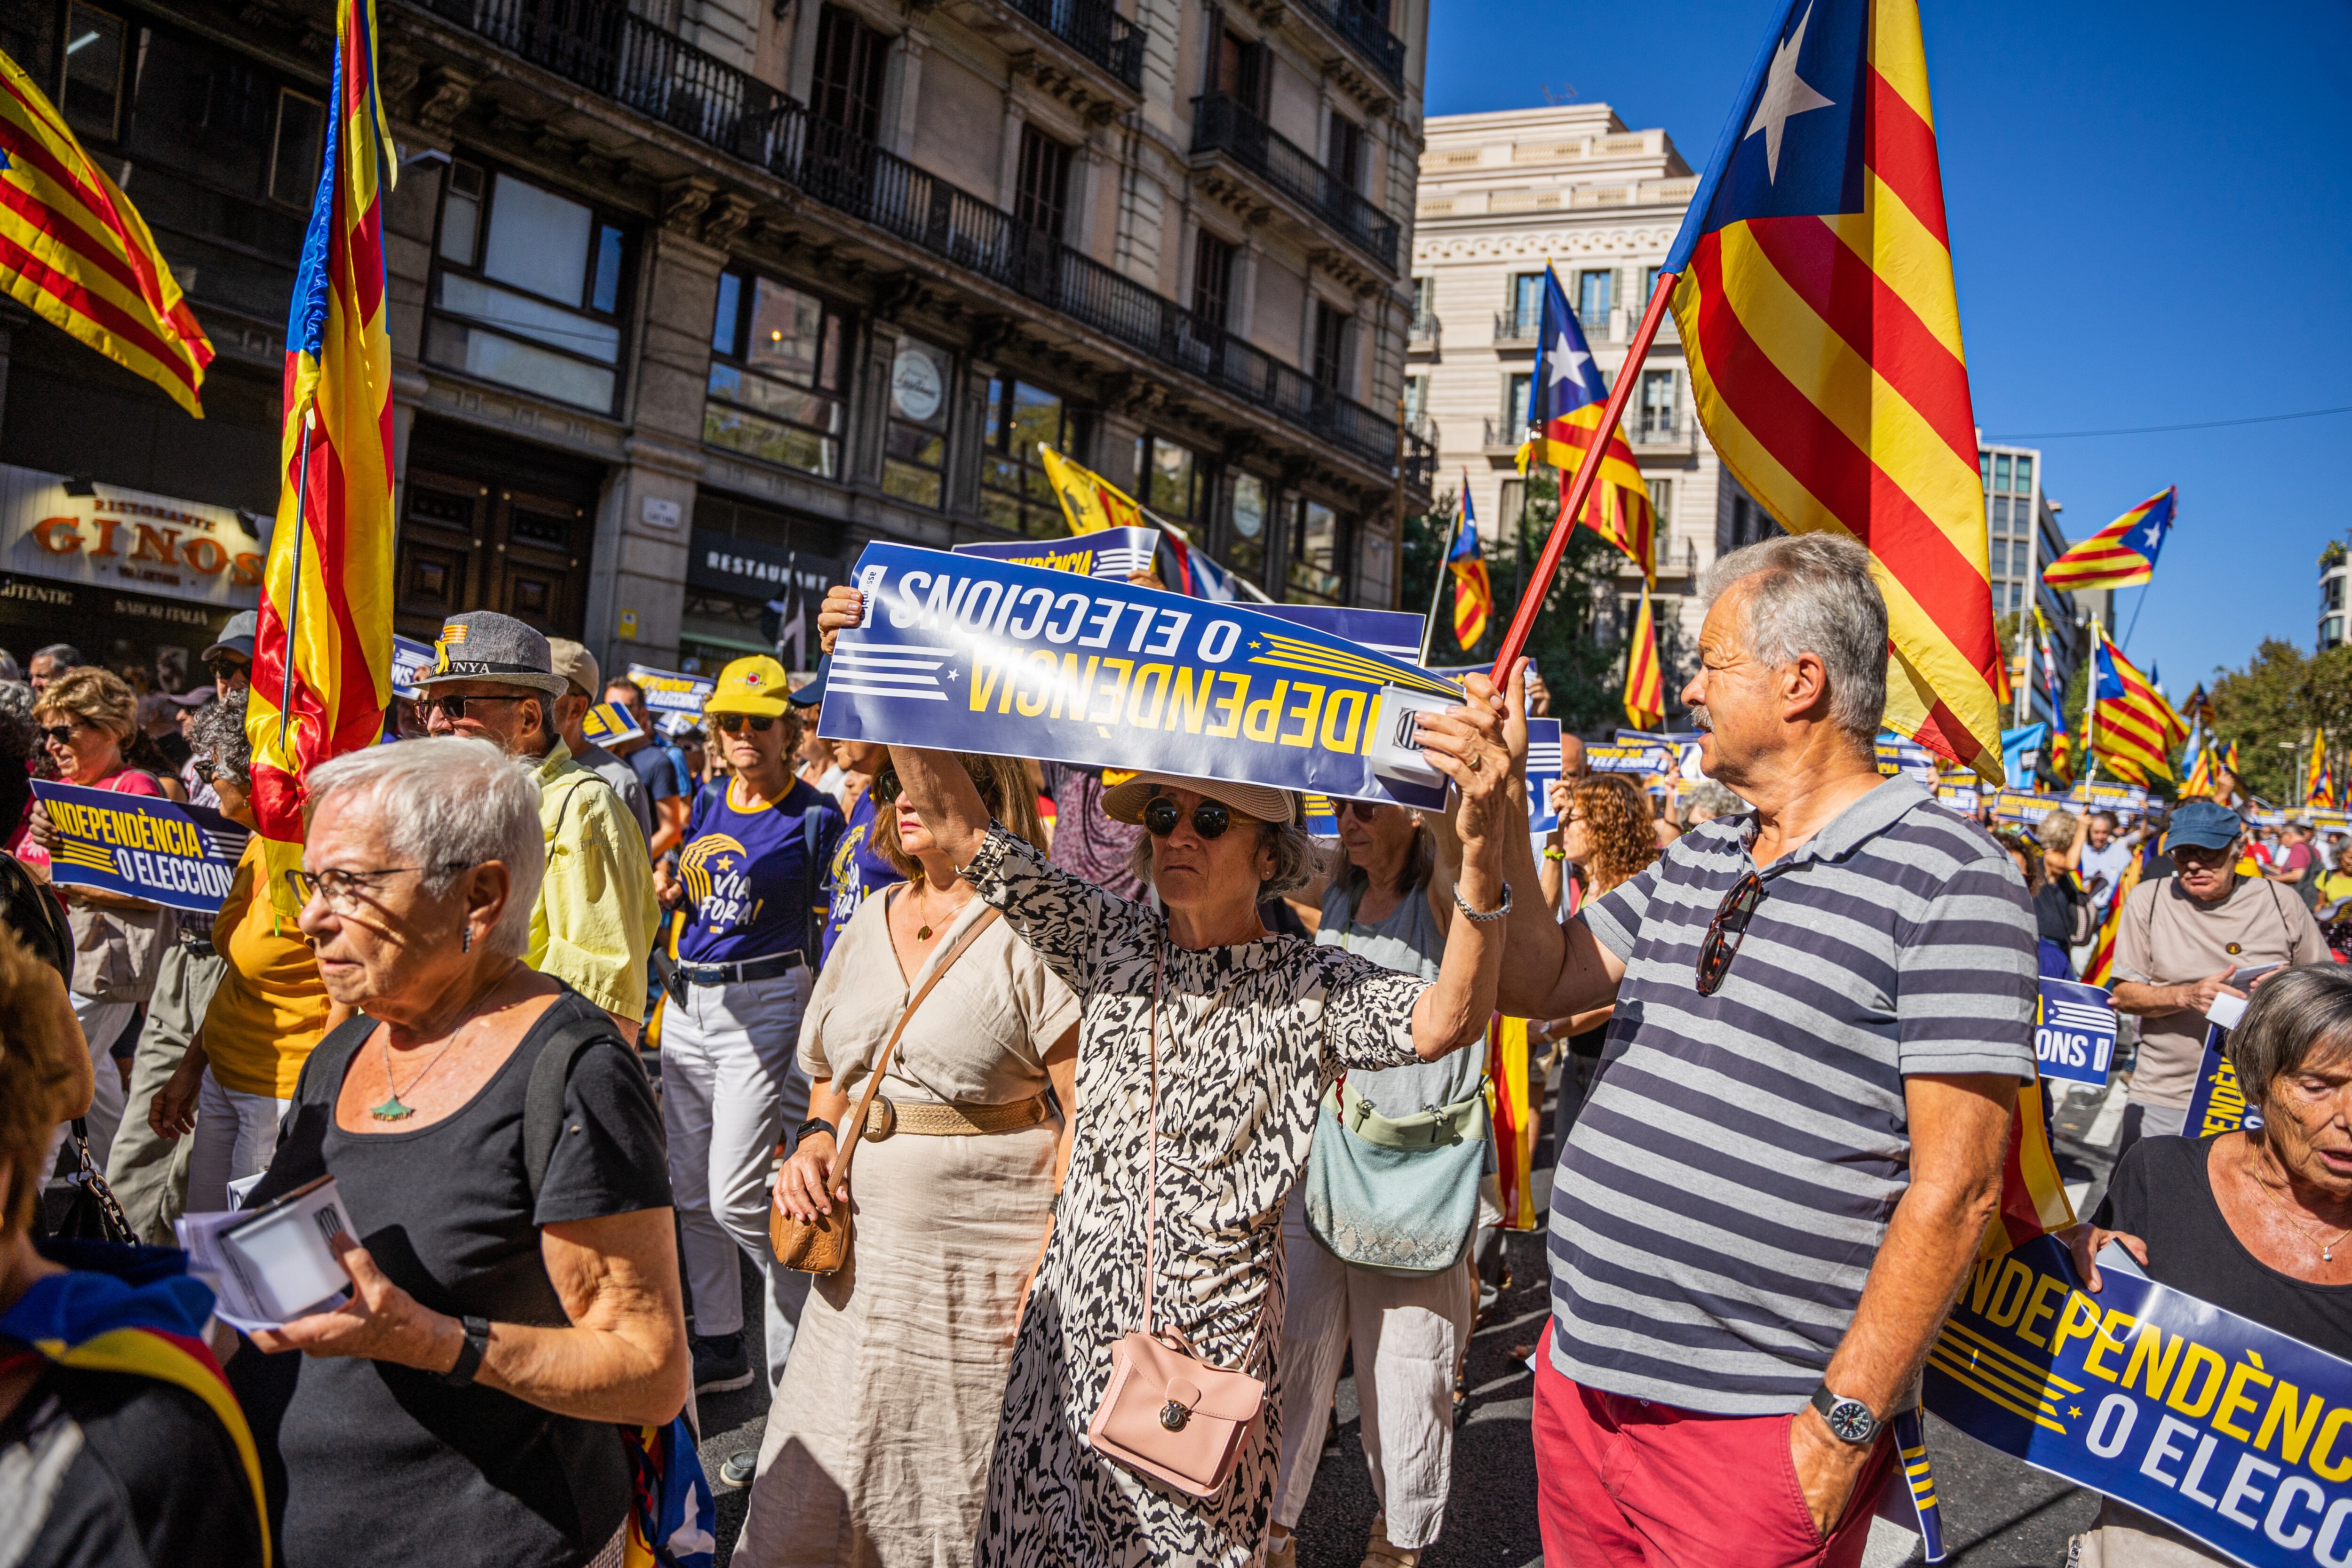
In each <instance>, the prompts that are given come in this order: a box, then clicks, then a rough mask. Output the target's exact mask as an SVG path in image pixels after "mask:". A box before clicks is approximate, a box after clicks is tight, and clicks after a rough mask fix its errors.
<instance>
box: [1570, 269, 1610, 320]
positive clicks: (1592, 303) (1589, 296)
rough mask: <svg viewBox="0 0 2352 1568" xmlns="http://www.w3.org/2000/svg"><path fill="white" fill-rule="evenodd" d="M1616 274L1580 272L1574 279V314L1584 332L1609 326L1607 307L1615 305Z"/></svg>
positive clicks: (1597, 271) (1596, 271)
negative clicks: (1581, 323)
mask: <svg viewBox="0 0 2352 1568" xmlns="http://www.w3.org/2000/svg"><path fill="white" fill-rule="evenodd" d="M1616 292H1617V274H1615V273H1614V272H1606V271H1599V270H1595V271H1591V272H1580V273H1578V274H1577V278H1576V313H1577V316H1578V317H1579V319H1580V320H1581V321H1583V323H1584V328H1585V331H1601V330H1602V329H1605V328H1606V327H1607V326H1608V325H1609V307H1610V306H1611V305H1612V304H1615V303H1616Z"/></svg>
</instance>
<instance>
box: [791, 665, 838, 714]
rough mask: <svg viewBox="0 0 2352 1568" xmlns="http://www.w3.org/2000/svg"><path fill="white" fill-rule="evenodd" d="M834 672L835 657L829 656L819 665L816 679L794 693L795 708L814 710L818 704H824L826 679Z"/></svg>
mask: <svg viewBox="0 0 2352 1568" xmlns="http://www.w3.org/2000/svg"><path fill="white" fill-rule="evenodd" d="M832 670H833V655H831V654H827V655H825V656H824V658H823V659H821V660H819V661H818V663H817V667H816V678H815V679H813V680H811V681H809V682H808V683H807V684H806V685H804V686H803V687H801V688H800V689H798V690H796V691H794V692H793V707H795V708H814V707H815V706H816V705H817V704H819V703H821V702H823V701H824V678H825V677H826V676H827V675H828V674H830V673H831V672H832Z"/></svg>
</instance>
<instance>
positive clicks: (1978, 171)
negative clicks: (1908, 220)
mask: <svg viewBox="0 0 2352 1568" xmlns="http://www.w3.org/2000/svg"><path fill="white" fill-rule="evenodd" d="M1770 6H1771V0H1678V3H1676V4H1672V5H1653V6H1648V7H1641V6H1618V5H1612V6H1586V5H1567V4H1564V3H1562V0H1437V4H1436V5H1435V7H1434V15H1433V20H1432V22H1431V25H1430V45H1429V50H1430V69H1429V76H1428V86H1427V101H1428V111H1429V112H1430V113H1431V114H1461V113H1468V112H1472V111H1475V110H1497V109H1519V108H1526V107H1528V106H1531V105H1536V104H1540V103H1542V102H1544V101H1545V99H1544V89H1546V88H1547V87H1549V88H1550V89H1552V91H1553V92H1554V93H1556V94H1561V95H1566V94H1567V92H1568V90H1569V89H1570V88H1571V87H1572V88H1573V89H1574V97H1575V98H1576V99H1577V100H1580V101H1583V102H1596V101H1597V102H1605V103H1607V104H1609V105H1610V106H1612V108H1614V109H1615V110H1617V112H1618V114H1619V115H1620V116H1621V117H1622V119H1623V120H1624V121H1625V122H1626V123H1627V124H1628V125H1630V126H1633V127H1635V128H1637V129H1642V128H1647V127H1650V126H1664V128H1665V130H1666V131H1667V132H1668V133H1669V134H1670V135H1672V136H1673V137H1674V139H1675V145H1676V146H1677V147H1679V148H1680V149H1681V150H1682V153H1683V156H1684V157H1685V158H1686V159H1687V160H1689V161H1690V163H1692V165H1693V166H1694V167H1696V166H1698V165H1700V164H1702V163H1705V162H1706V156H1707V154H1708V153H1709V152H1710V151H1711V150H1712V148H1713V147H1714V144H1715V140H1716V137H1717V134H1718V133H1719V132H1720V131H1721V130H1722V127H1723V121H1724V118H1725V116H1726V115H1727V112H1728V111H1729V109H1730V100H1731V95H1732V94H1733V93H1734V92H1735V91H1737V90H1738V87H1739V84H1740V80H1741V79H1742V77H1743V76H1744V74H1745V72H1746V70H1747V68H1748V63H1749V61H1750V60H1751V59H1752V58H1754V55H1755V52H1756V50H1757V48H1758V47H1759V45H1760V44H1761V43H1762V41H1763V36H1764V32H1765V29H1766V28H1767V27H1768V26H1770V25H1771V21H1772V18H1773V16H1774V15H1775V14H1776V10H1775V9H1774V8H1768V7H1770ZM1921 14H1922V19H1923V24H1924V26H1925V28H1926V32H1927V69H1928V75H1929V79H1930V83H1931V86H1932V89H1933V91H1934V93H1935V103H1936V124H1937V134H1938V139H1939V146H1940V153H1941V156H1942V161H1943V169H1944V194H1945V200H1946V203H1947V205H1948V211H1949V216H1950V223H1951V234H1952V248H1953V259H1954V264H1955V269H1956V272H1957V275H1958V288H1959V300H1960V326H1961V331H1962V333H1963V335H1964V336H1965V338H1966V340H1967V343H1968V356H1969V380H1970V384H1971V388H1972V392H1973V395H1974V401H1975V405H1976V416H1977V423H1978V425H1979V427H1980V428H1981V429H1982V430H1983V432H1984V434H1985V436H1986V437H1987V438H1988V439H1992V438H2008V437H2022V436H2031V435H2034V434H2037V433H2040V432H2048V431H2071V430H2106V429H2113V428H2116V427H2137V426H2150V425H2177V424H2185V423H2189V422H2192V421H2198V420H2209V419H2226V418H2237V417H2243V416H2251V415H2264V414H2283V413H2291V412H2294V411H2296V410H2300V409H2306V408H2322V407H2332V406H2336V405H2345V404H2352V368H2347V367H2352V289H2347V283H2352V173H2347V162H2346V160H2345V159H2344V157H2343V155H2342V143H2341V142H2340V141H2339V140H2338V138H2340V137H2341V136H2342V135H2343V133H2344V132H2343V116H2342V109H2341V106H2342V102H2343V93H2344V81H2345V75H2344V73H2345V68H2346V62H2347V60H2352V7H2347V6H2345V5H2338V4H2335V3H2333V0H2320V3H2317V4H2308V5H2294V6H2285V7H2252V8H2249V9H2248V10H2246V11H2243V12H2236V13H2230V14H2221V13H2216V12H2214V11H2213V10H2212V8H2211V7H2210V5H2206V6H2196V7H2191V6H2189V5H2175V4H2170V3H2167V0H2158V3H2153V4H2137V5H2120V4H2105V5H2101V4H2084V5H2065V4H2051V3H2050V0H2035V3H2032V4H2022V3H2019V0H1968V4H1966V5H1960V4H1957V3H1954V0H1928V3H1927V4H1926V5H1923V6H1922V7H1921ZM2255 24H2259V25H2255ZM2331 104H2334V105H2336V107H2335V108H2333V109H2331V108H2330V107H2329V106H2330V105H2331ZM2329 147H2335V148H2336V149H2337V151H2336V152H2335V153H2329V152H2328V151H2327V149H2328V148H2329ZM2024 444H2026V445H2038V446H2040V447H2042V451H2043V464H2044V475H2043V487H2044V489H2045V490H2046V491H2047V493H2048V494H2050V495H2051V496H2052V497H2053V499H2055V500H2060V501H2063V503H2064V504H2065V510H2064V511H2063V513H2062V514H2061V518H2060V521H2061V522H2062V523H2063V526H2064V528H2065V530H2066V532H2067V534H2068V536H2069V537H2070V538H2077V539H2079V538H2081V537H2083V536H2084V535H2085V534H2088V533H2090V532H2092V531H2095V530H2096V529H2098V528H2099V527H2102V526H2104V525H2105V523H2107V522H2108V521H2111V520H2112V519H2114V518H2115V517H2116V516H2117V515H2119V514H2120V513H2122V512H2124V511H2125V510H2128V509H2129V508H2131V507H2132V506H2134V505H2136V504H2137V502H2139V501H2140V500H2143V499H2145V498H2146V497H2147V496H2148V495H2150V494H2152V493H2154V492H2155V491H2157V490H2159V489H2163V488H2164V487H2165V486H2166V485H2168V484H2178V485H2179V487H2180V526H2179V530H2178V531H2176V532H2175V533H2174V534H2173V536H2172V538H2171V541H2170V542H2169V543H2168V544H2167V545H2166V547H2165V553H2164V556H2163V560H2162V562H2161V563H2160V564H2159V565H2158V569H2157V574H2156V580H2155V582H2154V584H2152V585H2151V587H2150V588H2149V590H2148V595H2149V597H2148V605H2147V613H2146V614H2145V615H2144V616H2141V618H2140V620H2139V622H2138V625H2137V628H2136V629H2135V630H2134V631H2133V633H2132V636H2131V640H2130V642H2129V644H2128V647H2127V651H2128V652H2129V653H2130V655H2131V656H2132V658H2133V659H2134V661H2135V662H2137V663H2138V664H2140V665H2141V666H2142V667H2143V668H2145V667H2146V666H2147V664H2149V663H2150V662H2153V663H2155V664H2157V665H2158V667H2159V670H2160V673H2161V675H2162V677H2163V679H2164V683H2165V685H2166V686H2167V688H2168V689H2170V691H2171V693H2172V695H2173V696H2174V698H2175V699H2176V700H2177V699H2179V698H2182V697H2185V696H2186V695H2187V694H2188V691H2189V688H2190V687H2191V686H2193V685H2195V684H2196V683H2197V682H2198V681H2199V680H2200V679H2208V678H2210V674H2211V672H2212V669H2213V668H2214V667H2215V666H2216V665H2222V666H2236V665H2239V664H2242V663H2243V662H2244V661H2245V659H2246V658H2247V657H2248V656H2249V655H2251V654H2252V652H2253V649H2254V647H2255V645H2256V644H2257V643H2258V642H2260V641H2261V639H2262V638H2263V637H2267V636H2274V637H2284V638H2287V639H2288V640H2290V641H2292V642H2294V643H2295V644H2297V645H2298V646H2300V647H2303V648H2304V649H2305V651H2306V652H2308V651H2309V650H2310V648H2311V647H2312V643H2313V637H2314V622H2315V610H2316V603H2317V588H2316V580H2317V572H2316V567H2315V559H2316V557H2317V555H2318V552H2319V549H2320V546H2321V545H2322V544H2323V543H2325V542H2326V541H2327V540H2328V539H2330V538H2334V537H2339V536H2341V535H2343V534H2344V532H2345V531H2346V530H2347V527H2352V499H2348V498H2352V415H2336V416H2329V417H2325V418H2317V419H2303V420H2294V421H2289V422H2284V423H2279V424H2272V425H2252V426H2239V427H2236V428H2231V429H2216V430H2186V431H2177V432H2172V433H2168V434H2157V435H2146V436H2127V437H2103V438H2095V439H2073V440H2055V439H2043V440H2039V441H2030V442H2026V443H2024ZM2138 596H2139V591H2138V590H2137V589H2126V590H2125V591H2124V592H2123V593H2122V594H2121V595H2118V600H2119V603H2118V605H2117V611H2118V619H2120V620H2122V621H2124V622H2125V623H2126V624H2127V625H2128V624H2129V623H2130V621H2131V617H2132V613H2133V610H2134V607H2135V601H2136V600H2137V597H2138Z"/></svg>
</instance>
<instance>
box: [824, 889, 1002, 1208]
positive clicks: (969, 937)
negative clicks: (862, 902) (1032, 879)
mask: <svg viewBox="0 0 2352 1568" xmlns="http://www.w3.org/2000/svg"><path fill="white" fill-rule="evenodd" d="M904 885H905V884H903V883H902V884H900V886H902V887H903V886H904ZM892 891H893V892H894V893H895V892H896V891H897V889H892ZM889 912H890V911H889V910H888V909H887V908H885V909H884V910H883V911H882V913H883V920H884V926H885V934H886V935H887V925H888V919H889ZM1001 914H1003V910H997V909H994V908H991V909H988V910H982V913H981V917H980V918H979V919H978V920H976V921H972V922H971V925H970V926H968V927H967V928H965V931H964V933H963V935H961V936H960V937H958V938H957V939H956V944H955V945H954V946H953V947H951V948H950V949H948V950H947V952H944V953H942V954H940V961H939V963H937V964H935V965H934V966H933V967H932V969H931V977H930V978H929V980H926V981H924V982H923V984H922V986H921V988H920V989H919V990H918V991H917V992H916V993H915V994H913V995H912V996H909V997H908V998H907V1010H906V1011H905V1012H903V1013H901V1014H899V1015H898V1027H896V1028H894V1029H892V1030H891V1031H890V1037H889V1039H888V1040H887V1041H885V1042H884V1043H883V1046H882V1054H881V1055H880V1056H878V1057H877V1058H875V1059H874V1072H873V1075H872V1076H871V1077H869V1078H868V1079H866V1091H865V1092H864V1093H863V1094H860V1095H859V1096H858V1097H857V1109H856V1110H853V1111H851V1112H850V1113H849V1121H848V1122H847V1124H846V1125H845V1126H844V1127H843V1128H842V1129H841V1130H840V1131H839V1132H838V1133H837V1134H835V1149H834V1155H833V1169H832V1170H830V1171H828V1172H826V1173H825V1178H824V1184H825V1185H826V1186H827V1187H828V1188H835V1189H837V1188H839V1187H840V1186H841V1184H843V1183H845V1182H846V1181H848V1180H849V1163H850V1161H851V1160H852V1159H854V1158H856V1153H857V1145H858V1143H859V1142H860V1141H861V1140H862V1139H863V1137H864V1135H865V1132H866V1111H867V1110H871V1109H872V1108H873V1105H874V1096H875V1095H876V1094H877V1092H879V1091H880V1089H881V1088H882V1075H883V1074H885V1073H887V1072H888V1071H889V1070H890V1057H891V1054H892V1053H893V1052H895V1051H896V1050H898V1037H899V1036H901V1035H903V1034H905V1033H906V1032H907V1025H908V1022H909V1021H910V1020H911V1019H912V1018H913V1017H914V1016H915V1009H916V1008H918V1007H919V1006H921V1005H923V998H924V997H926V996H929V994H931V987H932V986H934V985H937V984H939V983H940V981H941V980H943V979H945V978H946V977H947V973H948V971H949V970H950V969H952V968H954V967H955V962H956V960H957V959H959V958H961V957H962V956H963V955H964V953H965V952H967V951H968V950H969V949H970V948H971V944H972V943H973V942H977V941H978V940H979V939H980V933H981V932H982V931H986V930H987V929H988V927H989V925H990V923H991V922H992V921H995V920H996V919H997V918H998V916H1000V915H1001Z"/></svg>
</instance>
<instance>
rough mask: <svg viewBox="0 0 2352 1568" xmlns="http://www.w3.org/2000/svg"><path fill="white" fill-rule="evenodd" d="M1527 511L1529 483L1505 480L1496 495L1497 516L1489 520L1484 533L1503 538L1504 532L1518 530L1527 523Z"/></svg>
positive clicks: (1519, 480)
mask: <svg viewBox="0 0 2352 1568" xmlns="http://www.w3.org/2000/svg"><path fill="white" fill-rule="evenodd" d="M1527 510H1528V481H1527V480H1525V479H1505V480H1504V481H1503V484H1502V488H1501V489H1499V490H1497V491H1496V495H1495V515H1494V516H1493V517H1491V518H1489V519H1487V521H1486V530H1485V531H1486V533H1487V534H1488V535H1489V536H1490V537H1496V538H1499V537H1501V531H1502V530H1504V529H1507V528H1517V527H1520V526H1521V525H1522V524H1524V523H1525V522H1526V521H1527Z"/></svg>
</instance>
